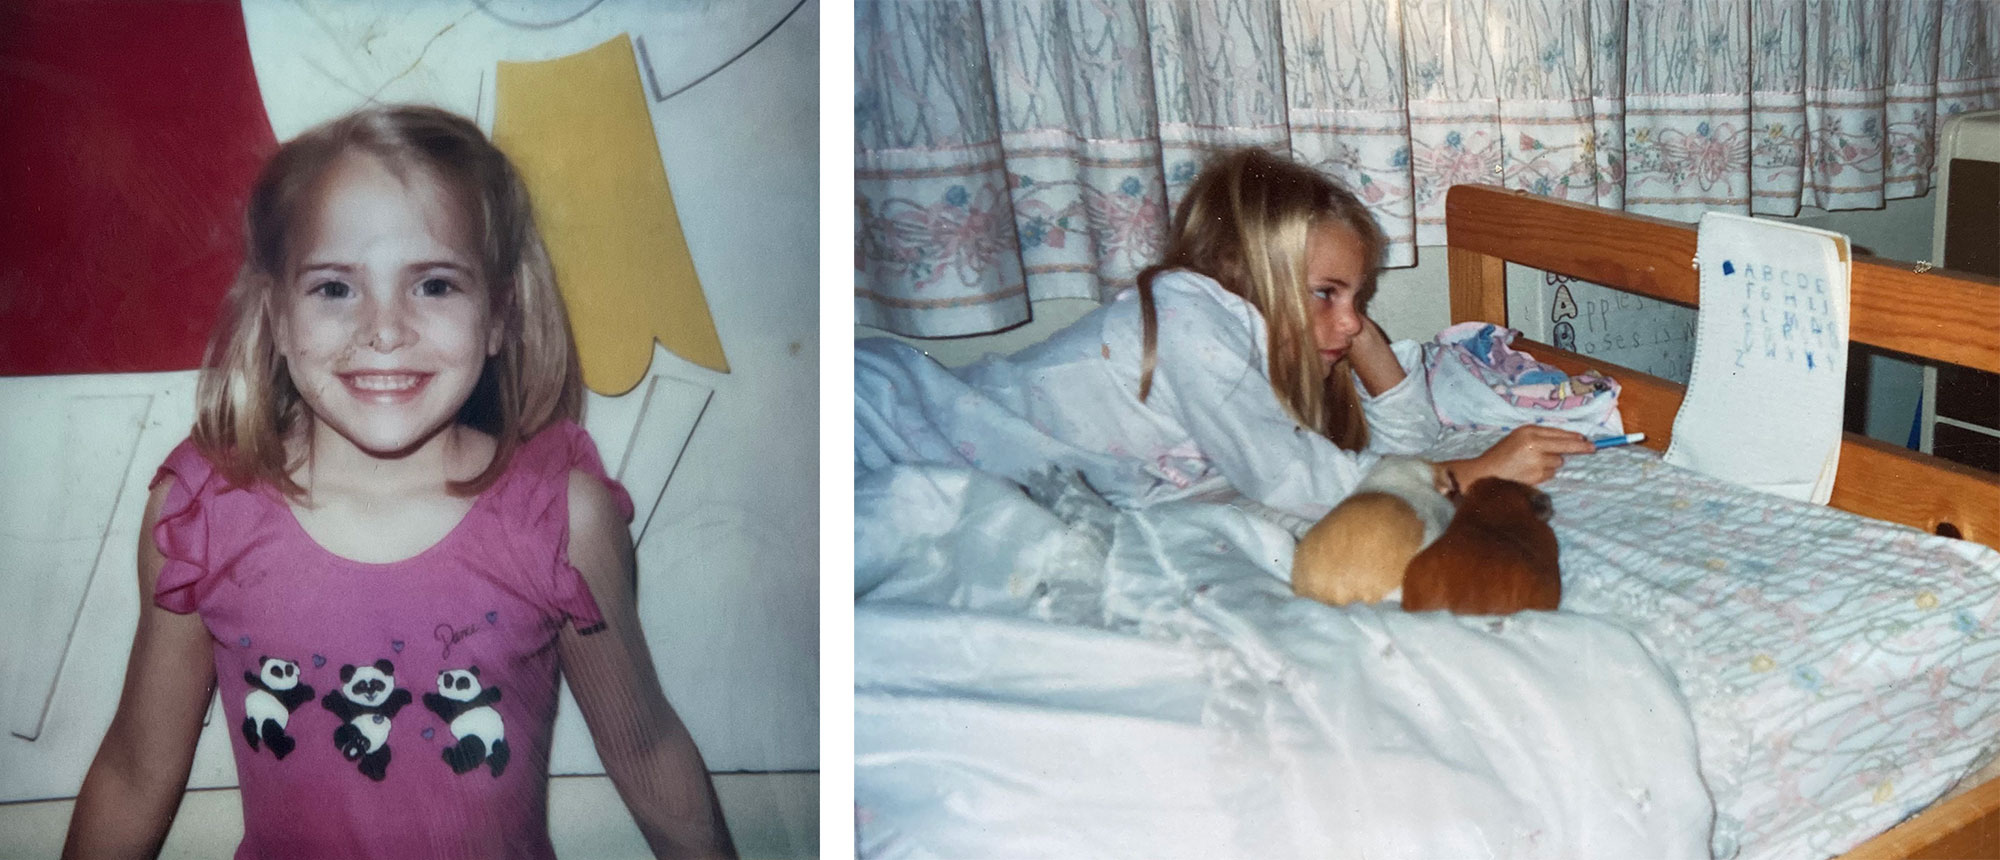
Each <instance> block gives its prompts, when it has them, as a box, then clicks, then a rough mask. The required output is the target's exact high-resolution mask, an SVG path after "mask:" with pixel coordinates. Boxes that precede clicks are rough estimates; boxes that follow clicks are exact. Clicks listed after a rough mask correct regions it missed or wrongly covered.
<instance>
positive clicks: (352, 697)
mask: <svg viewBox="0 0 2000 860" xmlns="http://www.w3.org/2000/svg"><path fill="white" fill-rule="evenodd" d="M319 703H320V706H321V707H324V708H326V709H327V710H329V711H332V712H333V714H334V716H337V717H339V718H340V719H341V724H340V727H339V728H336V729H334V730H333V745H334V746H336V747H339V748H340V754H341V755H342V756H345V757H346V758H347V760H348V761H352V762H359V767H360V770H361V773H362V774H363V775H364V776H367V777H368V778H369V779H372V780H375V781H376V782H381V781H382V778H383V777H385V776H387V775H388V773H389V727H390V721H391V720H392V719H394V718H395V716H396V712H397V711H400V710H402V709H403V706H404V705H407V704H409V703H410V691H409V690H399V689H397V688H396V665H395V664H394V663H391V662H389V661H388V660H377V661H375V664H374V665H372V666H358V667H357V666H354V665H351V664H350V665H344V666H341V667H340V687H339V688H337V689H334V690H331V691H329V692H328V693H327V694H326V697H325V698H323V699H320V701H319Z"/></svg>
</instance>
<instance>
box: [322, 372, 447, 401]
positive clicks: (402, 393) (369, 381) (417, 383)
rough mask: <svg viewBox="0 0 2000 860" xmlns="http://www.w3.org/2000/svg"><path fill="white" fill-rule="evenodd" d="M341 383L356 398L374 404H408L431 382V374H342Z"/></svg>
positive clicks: (340, 375)
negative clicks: (344, 384)
mask: <svg viewBox="0 0 2000 860" xmlns="http://www.w3.org/2000/svg"><path fill="white" fill-rule="evenodd" d="M338 376H339V377H340V381H341V382H343V383H346V385H347V390H348V392H349V393H350V394H352V395H353V396H354V397H355V398H357V399H360V400H365V401H368V402H372V403H408V402H410V401H412V400H415V399H417V397H418V395H420V394H422V393H423V391H424V386H425V385H426V384H428V383H429V382H430V381H431V377H432V376H433V374H429V373H372V372H357V373H342V374H338Z"/></svg>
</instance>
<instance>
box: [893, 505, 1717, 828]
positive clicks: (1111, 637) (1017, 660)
mask: <svg viewBox="0 0 2000 860" xmlns="http://www.w3.org/2000/svg"><path fill="white" fill-rule="evenodd" d="M884 471H888V472H902V473H903V474H883V473H882V472H877V473H874V474H872V475H869V476H866V483H865V484H861V485H857V504H856V526H855V543H856V546H855V556H856V559H857V568H856V576H857V578H858V579H860V580H864V581H865V582H866V583H867V587H866V589H865V593H864V596H863V597H862V598H861V599H859V600H858V601H857V603H856V606H855V803H856V826H857V838H858V841H859V848H860V852H861V854H862V855H863V856H868V857H1041V856H1060V857H1081V856H1090V857H1147V858H1158V857H1204V858H1206V857H1277V858H1283V857H1328V856H1369V857H1389V858H1394V857H1413V858H1414V857H1461V856H1506V857H1623V856H1646V857H1699V856H1706V852H1707V846H1708V837H1709V824H1710V817H1711V814H1712V813H1711V807H1710V804H1709V800H1708V796H1707V794H1706V792H1705V791H1704V789H1703V787H1702V785H1701V782H1700V779H1699V776H1698V774H1697V771H1696V768H1695V762H1696V754H1695V747H1694V736H1693V731H1692V727H1691V724H1690V722H1689V720H1688V718H1687V714H1686V710H1685V706H1684V705H1683V704H1682V703H1681V701H1680V699H1679V697H1678V695H1677V694H1676V693H1675V691H1674V689H1673V686H1672V683H1671V681H1670V680H1669V678H1668V676H1667V674H1666V673H1665V671H1664V670H1662V669H1661V667H1660V666H1659V665H1658V664H1656V663H1655V662H1654V661H1653V660H1652V659H1651V658H1650V657H1649V656H1648V654H1647V653H1646V651H1645V649H1644V648H1643V647H1641V645H1640V643H1639V642H1638V641H1637V640H1636V639H1634V638H1633V637H1632V636H1631V635H1630V634H1629V633H1628V632H1626V631H1625V630H1622V629H1620V628H1619V627H1617V626H1615V625H1612V624H1608V623H1605V622H1603V621H1600V620H1597V619H1593V618H1589V617H1584V616H1579V615H1573V614H1559V613H1527V614H1523V615H1520V616H1515V617H1511V618H1508V619H1504V620H1493V619H1471V618H1458V617H1454V616H1449V615H1444V614H1422V615H1418V614H1406V613H1402V612H1397V611H1393V610H1378V609H1374V608H1370V607H1365V606H1359V607H1348V608H1343V609H1336V608H1333V607H1328V606H1324V605H1321V604H1318V603H1314V602H1311V601H1306V600H1299V599H1295V598H1293V597H1292V595H1291V592H1290V588H1289V586H1288V585H1287V584H1286V581H1285V579H1284V576H1285V574H1284V571H1286V570H1288V569H1289V567H1290V563H1291V552H1292V545H1293V538H1292V536H1291V534H1290V533H1288V532H1286V531H1285V530H1284V529H1283V528H1280V527H1279V526H1278V525H1276V524H1273V523H1271V522H1269V521H1266V520H1265V519H1263V518H1261V517H1259V516H1256V515H1254V514H1251V513H1249V512H1247V511H1246V510H1245V509H1243V508H1239V507H1236V506H1233V505H1226V504H1215V503H1202V502H1192V501H1180V502H1169V503H1164V504H1160V505H1154V506H1151V507H1148V508H1144V509H1137V510H1117V511H1111V510H1110V509H1109V508H1108V507H1105V508H1102V509H1101V510H1098V511H1095V512H1093V511H1090V510H1087V506H1085V505H1074V506H1073V510H1072V511H1071V512H1070V513H1069V514H1068V515H1066V516H1059V515H1056V514H1055V513H1054V512H1053V511H1051V510H1050V509H1048V508H1045V507H1043V506H1042V505H1040V504H1038V503H1037V502H1036V501H1035V499H1033V498H1030V497H1029V496H1028V494H1026V493H1024V492H1021V491H1020V490H1019V489H1017V488H1015V487H1014V486H1013V485H1011V484H1009V483H1007V482H1005V481H1002V480H1001V479H999V478H995V477H993V476H989V475H984V474H981V473H978V472H973V471H970V470H963V469H950V468H942V467H931V468H927V469H924V470H921V471H920V472H918V471H908V467H895V468H893V469H891V470H884ZM1057 495H1059V496H1060V495H1062V494H1061V492H1060V491H1058V493H1057ZM1044 496H1045V494H1044ZM1045 497H1046V496H1045ZM1072 501H1074V500H1073V499H1072ZM973 510H977V511H979V513H978V514H976V515H974V516H971V517H969V518H967V519H965V520H963V521H961V522H960V523H959V524H958V525H957V526H956V528H957V529H960V530H965V531H979V530H982V529H986V528H988V527H989V526H994V525H996V524H997V525H998V527H999V528H1000V530H1001V534H1003V535H1004V539H1003V540H1002V543H1004V544H1006V545H1007V546H1009V547H1013V549H1007V548H1001V547H996V546H994V545H993V544H990V543H983V542H982V541H983V540H984V539H982V538H978V537H973V536H962V539H960V538H951V537H948V535H947V533H948V532H950V531H952V528H951V527H948V526H947V522H948V521H949V519H950V512H954V511H973ZM1098 514H1108V516H1109V519H1108V520H1104V519H1100V518H1099V517H1098ZM905 521H908V522H911V523H913V525H912V526H911V527H909V528H901V527H898V526H897V524H898V523H901V522H905ZM1105 522H1108V523H1109V530H1108V531H1109V540H1108V541H1103V540H1101V536H1102V535H1104V534H1105V533H1106V530H1105V529H1104V528H1103V524H1104V523H1105ZM1037 531H1039V532H1040V533H1039V534H1037V533H1036V532H1037ZM1100 551H1101V552H1102V559H1103V561H1102V564H1101V566H1100V567H1099V568H1098V569H1097V570H1096V572H1095V573H1096V575H1095V576H1093V575H1091V574H1088V573H1084V572H1081V570H1080V569H1079V567H1078V566H1077V565H1076V564H1075V563H1074V562H1075V561H1076V560H1078V559H1086V558H1090V557H1091V556H1092V555H1093V554H1095V553H1098V552H1100ZM1052 560H1053V561H1052ZM1087 567H1088V566H1087V565H1086V566H1085V568H1086V569H1087ZM1092 589H1094V590H1095V591H1094V593H1095V595H1096V596H1097V598H1098V599H1096V600H1094V601H1093V600H1057V601H1055V602H1053V603H1038V602H1036V601H1035V600H1033V599H1027V596H1028V595H1034V594H1037V593H1040V594H1043V595H1044V596H1048V595H1055V596H1057V597H1060V596H1061V595H1065V594H1071V595H1074V594H1079V593H1082V592H1085V591H1090V590H1092Z"/></svg>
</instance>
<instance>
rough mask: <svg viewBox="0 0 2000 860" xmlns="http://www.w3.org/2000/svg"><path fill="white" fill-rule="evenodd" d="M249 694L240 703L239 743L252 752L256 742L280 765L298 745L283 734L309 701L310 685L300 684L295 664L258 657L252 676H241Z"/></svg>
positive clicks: (275, 658)
mask: <svg viewBox="0 0 2000 860" xmlns="http://www.w3.org/2000/svg"><path fill="white" fill-rule="evenodd" d="M243 680H245V681H247V682H249V684H250V693H249V694H248V695H247V696H245V697H244V699H243V740H244V742H245V743H248V744H249V745H250V751H251V752H253V753H254V752H256V751H257V747H258V744H259V742H260V741H261V742H262V745H263V746H264V748H265V749H269V750H270V751H271V755H272V757H274V758H277V759H279V760H280V761H282V760H284V758H285V756H287V755H290V754H291V752H292V748H293V747H296V746H298V741H297V740H296V739H294V738H293V737H292V736H291V735H288V734H285V727H286V726H287V725H289V724H290V723H291V719H292V712H293V711H296V710H298V709H299V706H300V705H303V704H305V703H307V702H309V701H312V697H313V688H312V685H311V684H304V683H300V678H299V664H297V663H294V662H292V661H290V660H282V659H279V658H277V657H260V658H258V661H257V671H256V672H244V673H243Z"/></svg>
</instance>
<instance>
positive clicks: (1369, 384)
mask: <svg viewBox="0 0 2000 860" xmlns="http://www.w3.org/2000/svg"><path fill="white" fill-rule="evenodd" d="M1347 359H1348V362H1349V363H1351V364H1352V365H1353V366H1354V375H1356V376H1359V377H1361V385H1362V386H1363V387H1365V388H1367V389H1368V394H1369V396H1371V397H1374V396H1379V395H1381V393H1382V392H1384V391H1388V390H1389V389H1391V388H1394V387H1396V385H1397V384H1398V383H1400V382H1402V381H1403V376H1404V374H1403V365H1402V363H1401V362H1399V361H1397V360H1396V352H1395V350H1392V349H1390V348H1389V338H1388V336H1387V335H1384V334H1383V333H1382V328H1381V327H1380V326H1378V325H1376V324H1375V321H1374V320H1372V319H1369V318H1367V317H1365V316H1364V317H1362V318H1361V331H1359V332H1357V333H1355V335H1354V340H1353V341H1351V342H1349V344H1348V347H1347Z"/></svg>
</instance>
